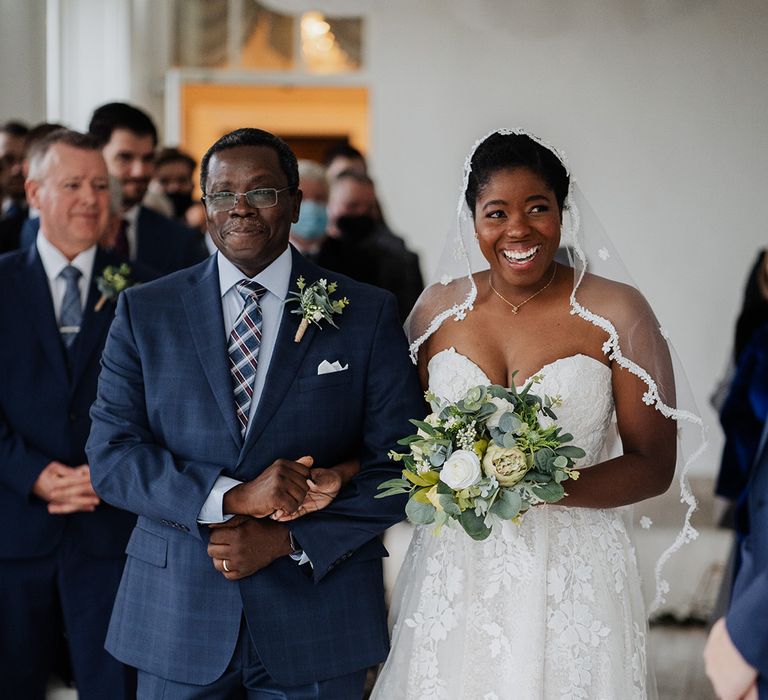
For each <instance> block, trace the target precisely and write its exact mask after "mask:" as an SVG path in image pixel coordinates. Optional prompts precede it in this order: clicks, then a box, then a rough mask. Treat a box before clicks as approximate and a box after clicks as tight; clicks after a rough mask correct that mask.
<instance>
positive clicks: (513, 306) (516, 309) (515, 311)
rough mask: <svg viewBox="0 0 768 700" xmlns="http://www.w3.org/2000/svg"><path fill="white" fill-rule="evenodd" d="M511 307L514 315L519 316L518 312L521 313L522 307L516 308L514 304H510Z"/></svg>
mask: <svg viewBox="0 0 768 700" xmlns="http://www.w3.org/2000/svg"><path fill="white" fill-rule="evenodd" d="M509 306H510V308H511V309H512V313H513V314H515V316H517V312H518V311H520V307H519V306H515V305H514V304H510V305H509Z"/></svg>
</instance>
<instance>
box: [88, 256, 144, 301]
mask: <svg viewBox="0 0 768 700" xmlns="http://www.w3.org/2000/svg"><path fill="white" fill-rule="evenodd" d="M131 272H132V270H131V267H130V265H127V264H126V263H123V264H122V265H120V266H119V267H117V268H116V267H115V266H114V265H107V267H105V268H104V271H103V272H102V273H101V276H100V277H98V278H97V279H96V287H97V288H98V290H99V291H100V292H101V296H100V297H99V300H98V301H97V302H96V306H95V307H94V311H101V309H102V307H103V306H104V304H106V303H107V302H108V301H117V297H118V296H119V294H120V292H122V291H123V290H125V289H128V287H132V286H134V285H135V284H136V283H135V282H134V281H133V280H131Z"/></svg>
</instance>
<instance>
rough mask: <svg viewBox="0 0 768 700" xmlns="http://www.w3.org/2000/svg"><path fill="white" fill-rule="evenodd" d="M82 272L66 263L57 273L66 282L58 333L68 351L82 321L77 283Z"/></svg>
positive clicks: (81, 308)
mask: <svg viewBox="0 0 768 700" xmlns="http://www.w3.org/2000/svg"><path fill="white" fill-rule="evenodd" d="M82 274H83V273H82V272H80V270H78V269H77V268H76V267H75V266H74V265H67V266H66V267H65V268H64V269H63V270H62V271H61V272H60V273H59V276H60V277H62V278H63V279H64V282H65V283H66V287H65V289H64V298H63V299H62V301H61V313H60V314H59V333H60V334H61V339H62V341H63V342H64V347H66V348H67V351H68V352H71V350H72V346H73V345H74V343H75V339H76V338H77V334H78V333H79V332H80V324H81V323H82V321H83V306H82V300H81V297H80V288H79V287H78V284H77V281H78V280H79V279H80V277H81V276H82Z"/></svg>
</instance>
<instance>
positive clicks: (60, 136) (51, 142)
mask: <svg viewBox="0 0 768 700" xmlns="http://www.w3.org/2000/svg"><path fill="white" fill-rule="evenodd" d="M58 144H63V145H65V146H70V147H72V148H79V149H80V150H83V151H96V152H97V153H100V152H101V144H99V142H98V141H97V140H96V139H95V138H94V137H93V136H92V135H91V134H82V133H80V132H79V131H73V130H71V129H56V130H55V131H51V132H50V133H49V134H48V135H47V136H44V137H43V138H41V139H38V140H37V141H35V142H34V143H33V144H32V146H31V147H30V149H29V153H28V154H27V157H28V158H29V177H30V178H31V179H33V180H34V179H36V178H38V177H40V168H41V167H42V164H43V161H44V160H45V157H46V155H48V151H50V150H51V148H53V146H56V145H58Z"/></svg>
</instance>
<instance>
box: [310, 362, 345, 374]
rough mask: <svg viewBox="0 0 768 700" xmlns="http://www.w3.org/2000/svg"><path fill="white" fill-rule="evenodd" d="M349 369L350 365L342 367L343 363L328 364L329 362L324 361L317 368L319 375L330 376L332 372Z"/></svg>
mask: <svg viewBox="0 0 768 700" xmlns="http://www.w3.org/2000/svg"><path fill="white" fill-rule="evenodd" d="M346 369H349V364H346V365H344V366H343V367H342V366H341V363H340V362H339V361H338V360H336V362H333V363H331V362H328V360H323V361H322V362H321V363H320V364H319V365H318V366H317V373H318V374H330V373H331V372H343V371H344V370H346Z"/></svg>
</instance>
